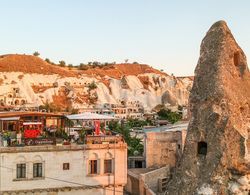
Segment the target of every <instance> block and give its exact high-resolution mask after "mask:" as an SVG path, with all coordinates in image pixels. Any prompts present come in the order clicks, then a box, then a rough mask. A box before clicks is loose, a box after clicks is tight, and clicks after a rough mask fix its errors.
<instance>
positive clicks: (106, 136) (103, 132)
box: [0, 112, 124, 147]
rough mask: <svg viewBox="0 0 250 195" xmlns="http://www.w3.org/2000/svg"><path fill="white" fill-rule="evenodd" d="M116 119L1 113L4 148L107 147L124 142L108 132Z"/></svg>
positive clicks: (0, 142)
mask: <svg viewBox="0 0 250 195" xmlns="http://www.w3.org/2000/svg"><path fill="white" fill-rule="evenodd" d="M112 120H115V118H114V117H110V116H106V115H100V114H95V113H88V112H86V113H82V114H75V115H62V114H55V113H45V112H3V113H0V147H18V146H20V147H23V146H33V145H70V144H105V143H118V142H121V141H122V142H124V140H123V138H122V137H121V136H119V135H116V133H114V132H111V131H109V130H108V127H107V124H108V123H109V121H112Z"/></svg>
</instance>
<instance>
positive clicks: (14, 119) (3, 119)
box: [0, 117, 20, 121]
mask: <svg viewBox="0 0 250 195" xmlns="http://www.w3.org/2000/svg"><path fill="white" fill-rule="evenodd" d="M19 119H20V117H7V118H0V120H1V121H18V120H19Z"/></svg>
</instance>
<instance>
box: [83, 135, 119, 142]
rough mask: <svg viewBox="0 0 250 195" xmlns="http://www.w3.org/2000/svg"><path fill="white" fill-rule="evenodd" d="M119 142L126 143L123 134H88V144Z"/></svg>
mask: <svg viewBox="0 0 250 195" xmlns="http://www.w3.org/2000/svg"><path fill="white" fill-rule="evenodd" d="M119 142H123V143H124V139H123V137H122V136H115V135H105V136H86V143H87V144H114V143H119Z"/></svg>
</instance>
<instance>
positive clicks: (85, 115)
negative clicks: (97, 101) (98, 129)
mask: <svg viewBox="0 0 250 195" xmlns="http://www.w3.org/2000/svg"><path fill="white" fill-rule="evenodd" d="M66 117H67V118H68V119H70V120H115V119H116V118H115V117H112V116H108V115H102V114H96V113H91V112H84V113H82V114H72V115H66Z"/></svg>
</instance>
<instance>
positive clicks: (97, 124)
mask: <svg viewBox="0 0 250 195" xmlns="http://www.w3.org/2000/svg"><path fill="white" fill-rule="evenodd" d="M100 126H101V122H100V121H95V134H96V135H99V134H100Z"/></svg>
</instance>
